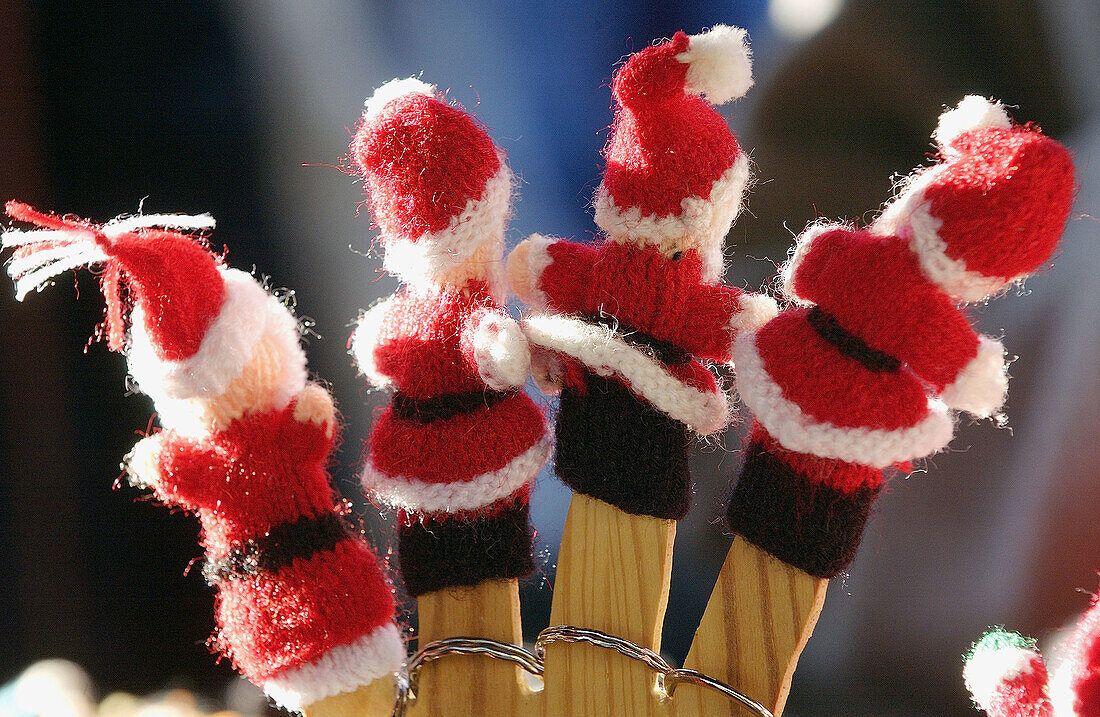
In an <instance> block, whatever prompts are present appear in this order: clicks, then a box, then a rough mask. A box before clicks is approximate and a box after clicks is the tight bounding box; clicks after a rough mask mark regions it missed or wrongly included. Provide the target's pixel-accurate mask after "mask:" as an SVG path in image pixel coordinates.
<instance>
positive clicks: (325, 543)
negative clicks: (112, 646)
mask: <svg viewBox="0 0 1100 717" xmlns="http://www.w3.org/2000/svg"><path fill="white" fill-rule="evenodd" d="M7 211H8V214H9V215H10V216H11V217H12V218H14V219H17V220H20V221H26V222H30V223H32V224H34V225H36V226H38V227H41V229H37V230H32V231H26V232H20V231H10V232H7V233H5V234H4V237H3V241H4V246H14V247H16V254H15V258H14V259H13V260H12V262H11V263H10V265H9V267H8V271H9V273H10V274H11V275H12V277H13V278H15V280H16V283H17V289H18V294H19V296H20V297H22V296H23V295H25V294H26V293H27V291H29V290H30V289H33V288H40V287H41V286H42V285H43V284H44V283H45V282H47V281H48V280H49V279H50V278H51V277H53V276H56V275H57V274H60V273H61V272H63V271H66V270H69V269H74V268H77V267H79V266H97V267H101V268H102V271H103V273H102V275H101V277H102V278H101V281H102V286H103V291H104V295H105V296H106V298H107V307H108V311H107V322H106V325H107V333H108V338H109V340H110V345H111V347H112V348H114V349H115V350H123V351H125V353H126V355H127V360H128V365H129V369H130V374H131V375H132V376H133V378H134V379H135V380H136V381H137V383H138V386H139V387H140V389H141V391H143V392H144V393H146V394H148V395H149V396H151V397H152V398H153V400H154V402H155V405H156V408H157V411H158V413H159V416H160V422H161V424H162V425H163V427H164V430H162V431H159V432H157V433H154V434H153V435H151V436H149V437H148V438H145V439H143V440H142V441H140V442H139V443H138V444H137V446H135V448H134V450H133V452H132V453H131V454H130V456H129V457H128V458H127V470H128V472H129V474H130V479H131V481H132V482H133V483H135V484H137V485H141V486H147V487H149V488H151V489H152V491H153V492H154V494H155V495H156V496H157V497H158V498H159V499H160V500H162V501H163V502H164V503H166V504H168V505H171V506H178V507H180V508H183V509H184V510H186V511H188V512H192V513H195V514H196V515H197V516H198V518H199V520H200V521H201V523H202V541H203V545H204V547H205V549H206V566H205V568H204V571H203V572H204V574H205V576H206V577H207V579H208V581H209V582H210V583H211V584H212V585H213V586H215V587H216V588H217V590H218V598H217V625H218V630H217V632H216V634H215V636H214V638H213V639H212V644H213V645H214V646H215V647H216V648H217V649H218V650H219V651H221V652H222V653H223V654H225V655H227V656H228V657H229V658H231V659H232V661H233V663H234V665H235V666H236V667H237V669H239V670H240V671H241V672H242V673H243V674H244V675H245V676H246V677H248V678H249V679H250V680H251V681H253V682H254V683H256V684H257V685H260V686H262V687H263V689H264V691H265V692H266V693H267V694H268V695H269V696H270V697H271V698H273V699H274V700H275V701H276V702H277V703H279V704H280V705H281V706H283V707H285V708H287V709H292V710H293V709H299V708H301V707H304V706H307V705H309V704H312V703H314V702H317V701H319V700H321V699H324V698H326V697H329V696H331V695H335V694H338V693H343V692H351V691H354V690H356V689H357V688H358V687H360V686H362V685H366V684H368V683H369V682H371V681H372V680H375V679H377V678H380V677H383V676H386V675H387V674H389V673H392V672H394V671H396V670H397V669H399V668H400V666H401V663H402V660H403V658H404V644H403V642H402V640H401V637H400V635H399V633H398V630H397V627H396V626H395V624H394V622H393V615H394V603H393V597H392V590H391V588H390V586H389V584H388V583H387V581H386V578H385V576H384V575H383V573H382V571H381V569H380V567H379V564H378V562H377V559H376V558H375V555H374V553H373V552H372V551H371V549H370V547H369V546H368V545H367V544H366V542H364V541H363V540H362V538H361V537H360V536H359V535H358V534H357V533H354V532H352V531H351V530H349V528H348V527H347V526H346V525H345V523H344V521H343V519H342V518H341V517H340V515H339V514H338V512H337V511H336V508H335V505H336V498H335V496H334V495H333V491H332V489H331V487H330V485H329V476H328V473H327V471H326V467H325V466H326V463H327V462H328V459H329V453H330V452H331V450H332V446H333V441H334V440H335V433H336V419H335V415H334V410H333V404H332V399H331V398H330V396H329V394H328V392H327V391H326V390H325V389H324V388H322V387H321V386H319V385H317V384H312V383H308V382H307V381H306V360H305V354H304V352H303V351H302V348H301V346H300V344H299V331H298V323H297V321H296V320H295V318H294V316H293V314H292V313H291V312H290V310H289V309H288V308H287V307H286V306H285V305H284V304H283V303H282V302H281V301H279V299H277V298H276V297H275V296H273V295H271V294H270V293H268V292H267V291H265V290H264V288H263V287H262V286H261V285H260V283H259V282H258V281H257V280H256V279H255V278H254V277H252V276H251V275H249V274H246V273H244V272H241V271H237V270H235V269H230V268H227V267H225V266H224V265H222V263H221V261H220V259H219V258H217V257H215V256H214V255H213V254H211V252H210V251H209V250H208V249H207V248H206V247H205V245H204V244H203V243H202V242H201V241H200V240H198V238H197V237H194V236H189V235H185V234H183V233H180V232H179V231H175V229H182V230H194V229H207V228H211V227H213V220H211V219H210V218H209V217H208V216H207V217H176V216H137V217H132V218H129V219H123V220H120V221H115V222H111V223H108V224H106V225H103V226H96V225H94V224H91V223H88V222H85V221H81V220H76V219H70V218H67V217H65V218H62V217H57V216H53V215H45V214H41V213H39V212H36V211H34V210H32V209H31V208H29V207H27V206H26V205H22V204H18V203H16V202H11V203H9V204H8V206H7ZM161 227H172V228H173V229H167V228H161ZM131 303H132V305H133V310H132V313H131V314H130V317H129V320H130V331H129V336H128V338H127V336H126V332H125V323H124V322H125V319H126V317H125V312H126V309H127V306H128V305H129V304H131Z"/></svg>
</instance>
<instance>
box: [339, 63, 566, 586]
mask: <svg viewBox="0 0 1100 717" xmlns="http://www.w3.org/2000/svg"><path fill="white" fill-rule="evenodd" d="M351 159H352V161H353V163H354V165H355V167H356V168H357V169H358V171H359V172H361V173H362V175H363V177H364V178H365V180H366V187H367V191H368V193H369V196H370V206H371V209H372V211H373V213H374V217H375V220H376V222H377V224H378V226H379V227H380V228H381V230H382V233H381V243H382V246H383V248H384V251H385V267H386V268H387V269H388V270H389V271H391V272H392V273H394V274H396V275H397V276H399V277H400V278H401V279H402V280H403V281H404V282H405V286H404V287H403V288H402V289H401V290H400V291H399V292H398V293H396V294H394V295H393V296H391V297H390V298H388V299H386V300H384V301H382V302H381V303H379V304H378V305H376V306H374V307H373V308H371V309H370V310H369V311H367V312H366V313H365V314H364V315H363V316H362V317H361V319H360V321H359V324H358V327H357V328H356V330H355V334H354V335H353V336H352V340H351V348H352V352H353V353H354V355H355V357H356V360H357V362H358V364H359V368H360V370H361V371H362V372H363V373H364V374H365V375H366V377H367V379H368V380H369V381H370V382H371V383H372V384H374V385H375V386H378V387H381V388H387V389H391V390H393V392H394V393H393V398H392V400H391V402H390V405H389V406H387V407H386V408H385V410H384V411H383V412H382V413H381V415H380V416H379V417H378V420H377V423H376V424H375V427H374V430H373V432H372V433H371V437H370V455H369V458H368V459H367V465H366V469H365V470H364V472H363V485H364V486H365V487H366V489H367V491H368V492H369V493H371V494H372V495H373V496H374V497H375V498H376V499H377V500H378V501H379V502H381V503H384V504H386V505H389V506H391V507H393V508H395V509H396V510H397V511H398V513H399V517H400V529H399V531H400V532H399V538H398V539H399V558H400V566H401V575H402V577H403V579H404V581H405V585H406V587H407V588H408V590H409V592H410V593H411V594H412V595H420V594H423V593H426V592H431V591H434V590H439V589H441V588H445V587H448V586H454V585H474V584H477V583H479V582H481V581H482V580H487V579H493V578H514V577H520V576H524V575H527V574H529V573H530V572H531V571H532V570H533V569H534V564H533V560H532V556H531V549H532V539H533V535H532V530H531V526H530V522H529V520H528V496H529V493H530V489H531V483H532V481H533V480H534V478H535V475H536V474H537V473H538V471H539V469H540V468H541V467H542V465H543V464H544V463H545V462H546V459H547V457H548V454H549V450H550V445H549V441H548V439H547V437H546V423H545V418H544V416H543V414H542V412H541V411H540V410H539V409H538V408H537V407H536V406H535V404H534V402H532V400H531V399H530V398H529V397H528V396H527V395H526V394H525V393H524V392H523V390H522V387H523V384H524V383H525V382H526V379H527V375H528V371H529V366H530V359H531V357H530V349H529V348H528V344H527V340H526V338H525V337H524V336H523V333H522V332H521V331H520V329H519V325H518V324H517V323H516V322H515V320H513V319H511V318H510V317H509V316H508V314H507V313H506V311H505V309H504V305H503V299H504V296H503V291H502V274H503V264H502V257H503V253H504V228H505V224H506V222H507V218H508V212H509V204H510V199H511V191H512V174H511V172H510V171H509V169H508V167H507V165H506V164H505V162H504V155H503V153H502V152H501V151H500V150H499V149H498V148H497V147H496V146H495V145H494V144H493V142H492V140H491V139H490V138H489V136H488V135H487V134H486V133H485V131H484V130H483V129H482V128H481V127H480V126H479V125H478V124H476V123H475V121H474V120H473V119H472V118H471V117H470V116H469V115H467V114H466V113H465V112H463V111H462V110H461V109H459V108H457V107H454V106H452V105H450V104H448V103H447V102H445V101H444V100H443V99H442V98H441V96H439V95H438V94H437V93H436V91H435V88H434V87H431V86H429V85H426V84H424V83H422V82H420V81H418V80H415V79H408V80H394V81H392V82H390V83H388V84H386V85H384V86H382V87H380V88H379V89H378V90H377V91H376V92H375V94H374V95H373V96H372V97H371V98H370V99H368V100H367V109H366V112H365V113H364V114H363V118H362V120H361V121H360V123H359V126H358V128H357V130H356V133H355V137H354V139H353V140H352V143H351Z"/></svg>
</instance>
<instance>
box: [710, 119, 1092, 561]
mask: <svg viewBox="0 0 1100 717" xmlns="http://www.w3.org/2000/svg"><path fill="white" fill-rule="evenodd" d="M935 136H936V139H937V141H938V142H939V143H940V148H941V161H940V162H939V163H938V164H935V165H933V166H932V167H929V168H927V169H925V170H923V171H921V172H919V173H917V174H916V175H915V176H914V177H913V178H911V179H910V180H909V182H908V183H907V184H905V185H904V188H903V190H902V192H901V194H900V195H899V196H898V198H897V199H896V200H895V201H894V202H893V203H892V204H891V205H889V206H888V207H887V208H886V210H885V211H884V213H883V215H882V216H881V217H880V218H879V219H878V220H877V221H876V222H875V223H874V224H873V225H872V226H871V227H869V228H868V229H858V228H856V227H853V226H847V225H829V224H816V225H812V226H811V227H809V228H808V229H807V230H806V231H804V232H803V234H802V235H801V236H800V237H799V239H798V241H797V244H796V247H795V250H794V253H793V255H792V257H791V259H790V261H789V262H788V263H787V264H786V265H785V267H784V270H783V277H782V278H783V291H784V293H785V294H786V296H787V298H789V299H790V300H791V302H792V305H791V306H790V307H789V308H787V309H785V310H784V311H783V312H781V313H780V314H779V315H778V316H777V317H775V318H774V319H772V320H771V321H769V322H768V323H766V324H765V325H764V326H762V327H760V328H758V329H755V330H753V331H748V332H745V333H744V334H742V335H741V336H739V337H738V339H737V342H736V347H735V350H734V362H735V364H736V366H737V384H738V390H739V393H740V395H741V397H742V398H743V399H744V401H745V403H746V405H747V406H748V407H749V408H750V409H751V410H752V412H753V415H754V417H755V423H754V427H753V430H752V433H751V435H750V439H749V445H748V449H747V452H746V463H745V467H744V469H743V472H742V475H741V478H740V479H739V481H738V483H737V485H736V487H735V489H734V491H733V496H732V498H731V501H730V504H729V507H728V510H727V515H728V518H729V522H730V525H731V527H732V529H733V530H734V531H735V532H736V533H738V534H740V535H742V536H744V537H745V538H747V539H748V540H750V541H751V542H754V543H756V544H757V545H759V546H760V547H762V548H764V549H765V550H768V551H769V552H771V553H772V554H773V555H775V556H776V557H778V558H780V559H782V560H784V561H786V562H788V563H790V564H791V565H794V566H795V567H798V568H800V569H802V570H804V571H805V572H808V573H810V574H811V575H815V576H819V577H832V576H834V575H836V574H837V573H839V572H841V571H842V570H844V569H845V568H846V567H847V565H848V564H849V563H850V562H851V560H852V558H853V557H854V555H855V552H856V548H857V547H858V545H859V541H860V539H861V537H862V532H863V528H864V526H865V524H866V521H867V517H868V515H869V513H870V508H871V505H872V503H873V501H874V499H875V497H876V496H877V495H878V493H879V491H880V489H881V485H882V480H883V476H882V470H883V469H886V468H889V467H891V466H895V465H896V466H899V467H902V468H904V467H907V466H908V464H909V462H910V461H913V460H916V459H919V458H922V457H924V456H927V455H929V454H932V453H935V452H937V451H939V450H941V449H942V448H943V447H944V446H946V445H947V443H948V442H949V441H950V440H951V436H952V433H953V414H952V411H965V412H967V413H970V414H972V415H974V416H977V417H989V416H991V415H993V414H994V413H995V412H996V411H997V410H998V409H999V408H1000V406H1001V405H1002V403H1003V402H1004V398H1005V394H1006V390H1007V373H1006V367H1005V361H1004V353H1005V351H1004V347H1003V346H1002V345H1001V343H1000V342H999V341H997V340H996V339H993V338H990V337H986V336H980V335H978V334H976V333H975V332H974V331H973V329H972V328H971V327H970V325H969V323H968V321H967V318H966V316H965V315H964V314H963V313H962V312H961V311H960V310H959V308H958V305H959V303H960V302H961V301H973V300H976V299H979V298H984V297H985V296H987V295H988V294H989V293H991V292H994V291H999V290H1000V289H1002V288H1003V287H1005V286H1006V285H1008V284H1009V283H1011V282H1013V281H1018V280H1020V279H1022V278H1023V277H1024V276H1026V275H1027V274H1028V273H1029V272H1030V271H1033V270H1034V269H1035V268H1036V267H1037V266H1038V265H1039V264H1040V263H1042V262H1043V261H1045V260H1046V259H1047V258H1048V257H1049V256H1050V255H1051V253H1052V252H1053V250H1054V247H1055V245H1056V243H1057V241H1058V238H1059V237H1060V236H1061V232H1062V228H1063V227H1064V224H1065V221H1066V218H1067V216H1068V213H1069V208H1070V204H1071V202H1072V196H1073V191H1074V184H1073V166H1072V163H1071V161H1070V158H1069V155H1068V153H1067V152H1066V150H1065V149H1064V148H1063V147H1062V146H1061V145H1059V144H1058V143H1057V142H1054V141H1053V140H1051V139H1049V138H1047V137H1045V136H1043V135H1042V134H1041V133H1040V132H1038V131H1035V130H1033V129H1031V128H1029V127H1013V126H1012V125H1011V123H1010V121H1009V120H1008V117H1007V114H1005V112H1004V109H1003V107H1001V106H1000V105H999V104H996V103H993V102H989V101H987V100H984V99H982V98H978V97H968V98H966V99H965V100H963V102H962V103H960V105H959V107H958V108H957V109H955V110H952V111H950V112H947V113H945V114H944V115H943V116H942V117H941V120H940V126H939V128H938V129H937V131H936V134H935ZM765 515H767V516H770V520H762V519H761V516H765Z"/></svg>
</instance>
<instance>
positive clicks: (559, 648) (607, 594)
mask: <svg viewBox="0 0 1100 717" xmlns="http://www.w3.org/2000/svg"><path fill="white" fill-rule="evenodd" d="M675 536H676V522H675V521H672V520H661V519H659V518H651V517H648V516H637V515H630V514H628V513H624V512H623V511H621V510H618V509H617V508H614V507H612V506H610V505H608V504H607V503H604V502H602V501H599V500H596V499H594V498H589V497H588V496H585V495H581V494H575V495H574V496H573V502H572V503H571V504H570V506H569V516H568V518H567V519H566V521H565V531H564V534H563V536H562V541H561V549H560V551H559V553H558V569H557V575H556V577H555V580H554V599H553V603H552V606H551V609H550V624H551V625H573V626H575V627H588V628H594V629H596V630H602V631H603V632H606V633H609V634H611V635H615V636H618V637H622V638H625V639H627V640H630V641H631V642H633V643H635V644H637V645H641V646H643V647H648V648H650V649H652V650H655V651H658V652H659V651H660V649H661V627H662V624H663V622H664V617H665V607H666V606H667V604H668V590H669V585H670V582H671V579H672V546H673V541H674V539H675ZM544 681H545V688H544V690H543V692H544V694H545V700H546V714H547V715H575V716H581V715H655V714H662V713H663V710H662V708H661V707H660V703H659V702H660V701H659V698H658V696H657V694H656V692H655V689H656V684H657V679H656V675H655V674H654V673H653V672H652V671H651V670H650V669H649V668H648V667H646V666H645V665H643V664H641V663H639V662H636V661H634V660H631V659H629V658H627V657H624V656H622V655H619V654H618V653H615V652H613V651H611V650H607V649H603V648H599V647H596V646H594V645H589V644H586V643H577V644H564V643H553V644H551V645H548V646H547V648H546V673H545V675H544Z"/></svg>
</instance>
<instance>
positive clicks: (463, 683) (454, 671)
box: [409, 580, 539, 717]
mask: <svg viewBox="0 0 1100 717" xmlns="http://www.w3.org/2000/svg"><path fill="white" fill-rule="evenodd" d="M417 610H418V612H419V615H420V633H419V634H420V639H419V646H420V647H421V648H422V647H424V645H427V644H428V643H429V642H432V641H435V640H442V639H445V638H448V637H481V638H487V639H490V640H496V641H498V642H504V643H510V644H513V645H522V644H523V630H522V628H521V626H520V612H519V583H518V582H517V581H516V580H486V581H485V582H482V583H480V584H478V585H475V586H474V587H456V588H447V589H444V590H438V591H436V592H431V593H427V594H424V595H421V596H420V597H419V598H417ZM418 683H419V684H418V688H417V698H416V701H415V702H413V703H412V704H411V705H410V706H409V717H428V716H430V717H447V716H448V715H455V716H456V717H457V716H458V715H493V716H495V717H505V716H506V715H526V714H532V713H537V712H538V711H539V705H538V702H539V695H538V693H535V692H533V691H532V690H531V688H530V687H529V686H528V682H527V680H526V678H525V676H524V673H523V669H522V668H521V667H519V666H518V665H514V664H512V663H510V662H505V661H502V660H498V659H493V658H491V657H489V656H487V655H453V656H446V657H443V658H441V659H439V660H436V661H433V662H428V663H425V664H423V665H422V666H421V667H420V672H419V679H418Z"/></svg>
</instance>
